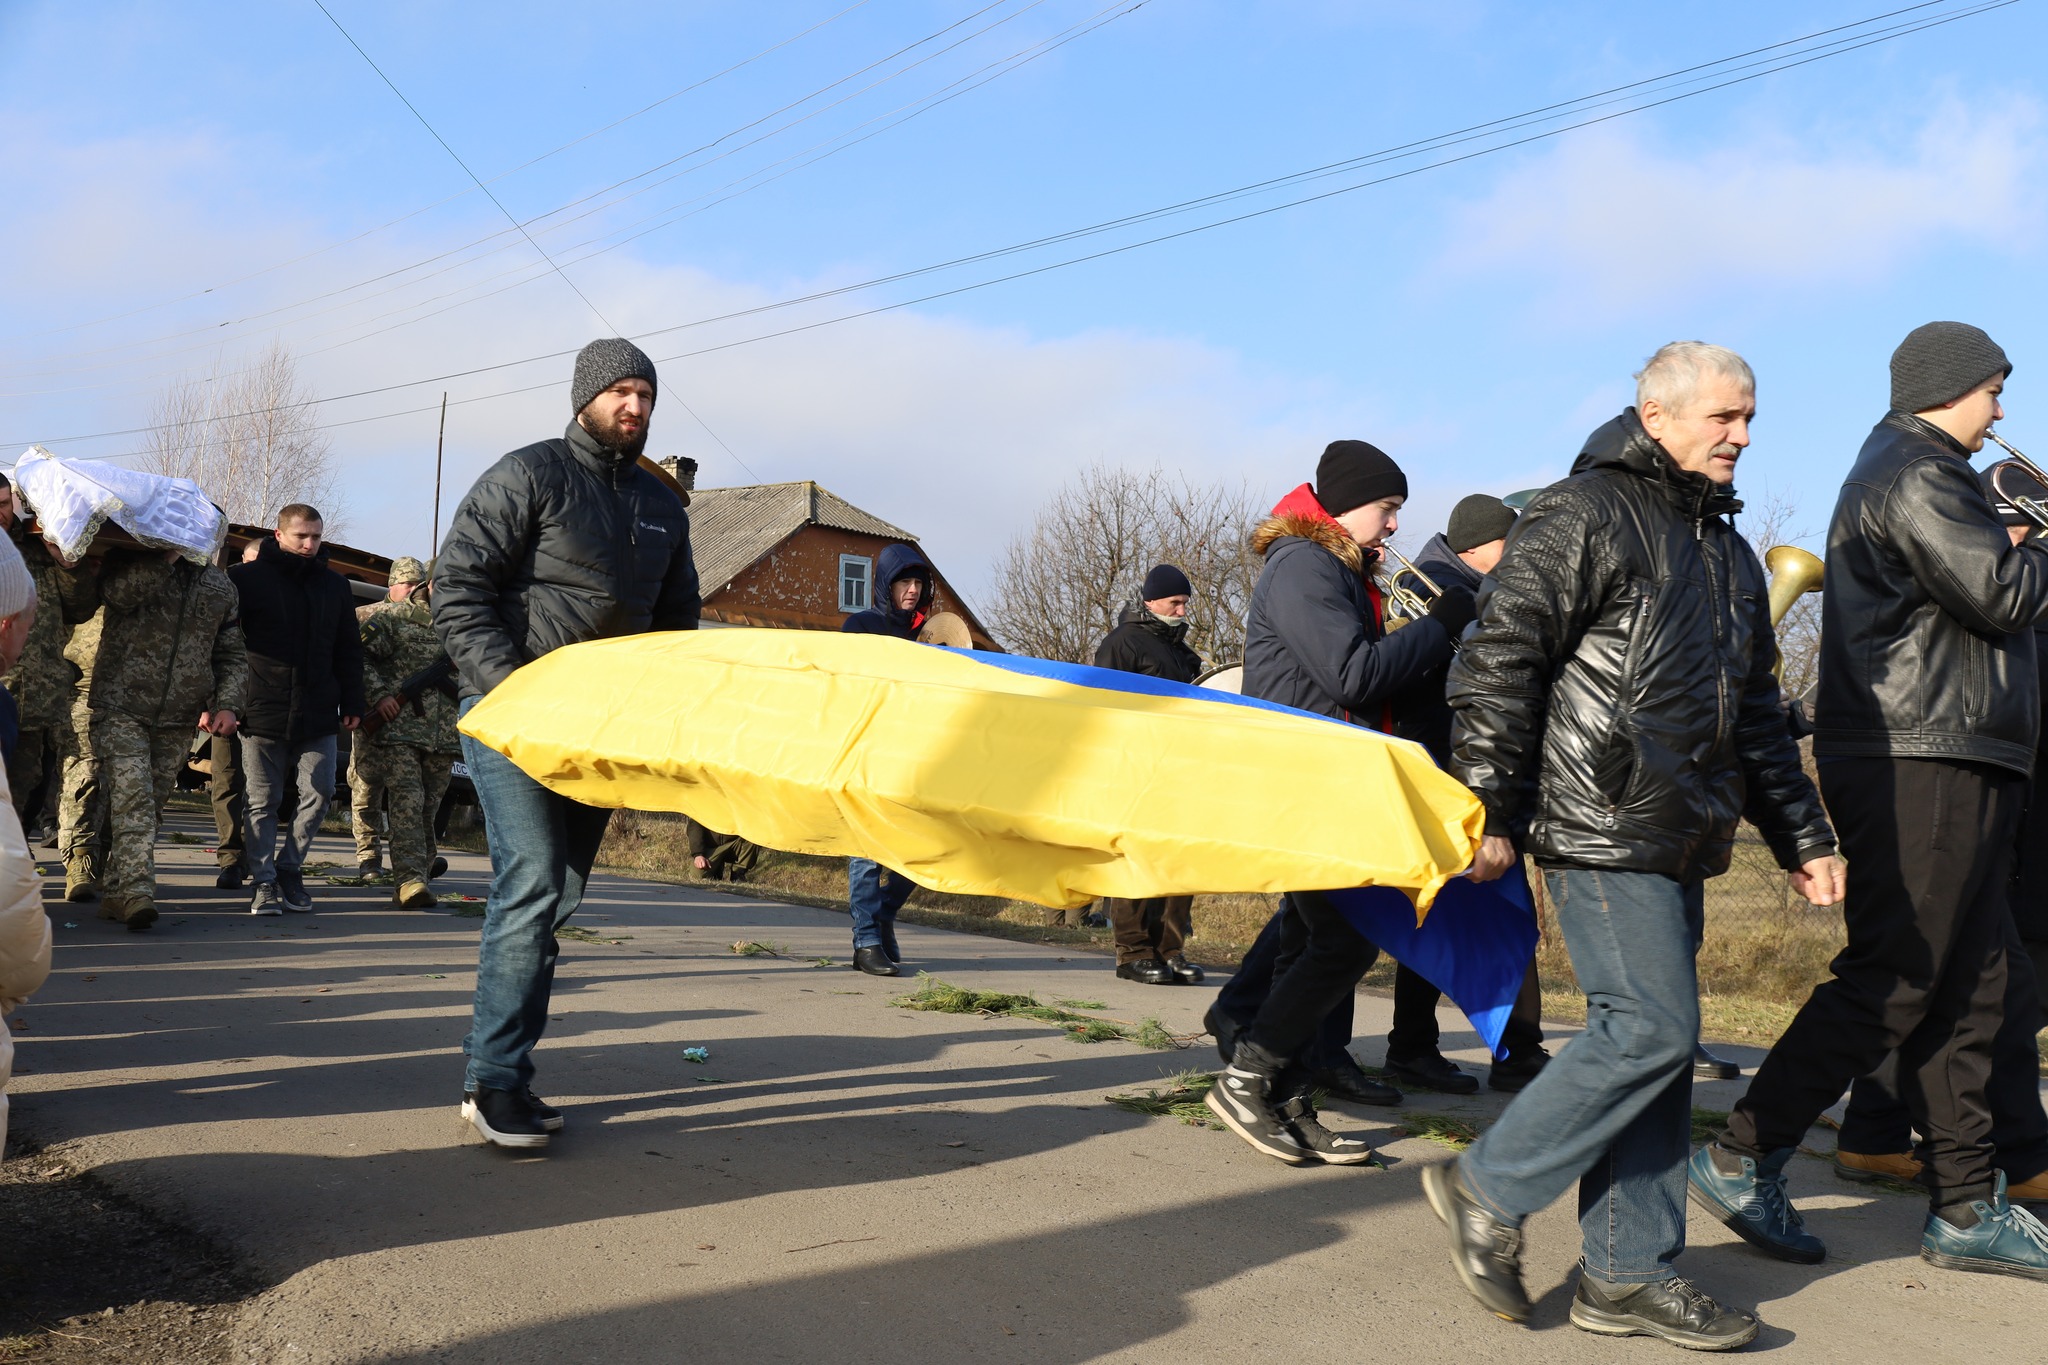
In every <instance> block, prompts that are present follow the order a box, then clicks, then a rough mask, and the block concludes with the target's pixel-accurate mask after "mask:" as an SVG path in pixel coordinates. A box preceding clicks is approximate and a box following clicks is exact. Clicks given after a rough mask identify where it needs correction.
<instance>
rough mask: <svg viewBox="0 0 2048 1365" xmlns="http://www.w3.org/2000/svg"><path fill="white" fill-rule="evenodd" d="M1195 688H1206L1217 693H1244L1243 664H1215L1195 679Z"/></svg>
mask: <svg viewBox="0 0 2048 1365" xmlns="http://www.w3.org/2000/svg"><path fill="white" fill-rule="evenodd" d="M1195 686H1197V687H1207V688H1210V689H1212V690H1214V691H1217V692H1238V693H1242V692H1243V691H1244V665H1243V664H1217V665H1216V666H1215V667H1214V668H1211V669H1209V670H1207V671H1206V672H1204V673H1203V674H1202V675H1201V676H1200V677H1198V678H1196V679H1195Z"/></svg>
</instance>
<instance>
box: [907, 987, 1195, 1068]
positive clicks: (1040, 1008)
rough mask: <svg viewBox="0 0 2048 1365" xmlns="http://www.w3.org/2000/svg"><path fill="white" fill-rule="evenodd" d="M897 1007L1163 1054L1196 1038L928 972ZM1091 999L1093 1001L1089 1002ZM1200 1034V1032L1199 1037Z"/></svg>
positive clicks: (1157, 1024) (1159, 1026) (1150, 1022)
mask: <svg viewBox="0 0 2048 1365" xmlns="http://www.w3.org/2000/svg"><path fill="white" fill-rule="evenodd" d="M889 1003H890V1004H892V1005H894V1006H896V1007H897V1008H899V1009H907V1010H926V1011H930V1012H932V1013H936V1014H978V1015H981V1016H982V1017H984V1018H989V1019H1030V1020H1034V1021H1036V1022H1038V1023H1041V1024H1051V1025H1053V1026H1054V1027H1056V1028H1058V1029H1059V1030H1060V1032H1062V1033H1064V1034H1065V1035H1066V1036H1067V1038H1068V1040H1069V1041H1071V1042H1076V1043H1106V1042H1110V1041H1113V1040H1114V1041H1118V1042H1126V1043H1136V1044H1137V1045H1138V1046H1139V1047H1143V1048H1151V1049H1153V1050H1154V1051H1159V1052H1164V1051H1168V1050H1170V1049H1173V1048H1180V1047H1186V1046H1188V1045H1189V1044H1190V1043H1192V1042H1193V1038H1187V1039H1182V1038H1179V1037H1177V1036H1176V1035H1174V1034H1172V1033H1169V1032H1168V1031H1167V1030H1166V1028H1165V1026H1164V1025H1162V1024H1161V1023H1160V1022H1159V1021H1158V1020H1157V1019H1149V1018H1148V1019H1143V1020H1140V1021H1139V1022H1137V1023H1135V1024H1133V1023H1130V1022H1129V1021H1127V1020H1123V1019H1105V1018H1103V1017H1102V1016H1100V1015H1094V1014H1083V1013H1081V1012H1079V1011H1077V1010H1073V1009H1069V1008H1067V1006H1066V1005H1065V1004H1052V1005H1048V1004H1044V1003H1042V1002H1041V1001H1040V1000H1039V999H1038V997H1037V996H1035V995H1012V994H1007V993H1005V992H1003V991H976V990H969V989H968V988H967V987H965V986H956V985H954V984H953V983H952V982H950V981H943V980H941V979H939V978H938V977H936V976H933V975H932V974H931V973H929V972H919V973H918V974H917V989H916V990H914V991H912V992H911V993H910V994H908V995H899V996H897V997H896V998H895V999H894V1000H891V1001H890V1002H889ZM1089 1003H1092V1002H1089ZM1198 1036H1199V1035H1198Z"/></svg>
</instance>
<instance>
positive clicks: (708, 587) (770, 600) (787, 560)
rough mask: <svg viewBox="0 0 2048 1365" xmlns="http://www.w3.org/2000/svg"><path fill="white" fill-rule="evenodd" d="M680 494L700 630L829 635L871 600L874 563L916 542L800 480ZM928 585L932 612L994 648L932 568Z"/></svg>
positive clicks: (942, 575) (981, 644)
mask: <svg viewBox="0 0 2048 1365" xmlns="http://www.w3.org/2000/svg"><path fill="white" fill-rule="evenodd" d="M677 472H679V473H680V471H677ZM683 477H684V478H685V479H686V480H687V475H684V476H683ZM688 496H689V499H690V547H691V550H692V551H693V553H694V554H695V557H696V560H697V580H698V586H699V588H700V590H701V591H702V592H703V594H704V623H705V624H706V625H728V626H780V627H783V628H785V629H794V630H837V629H839V627H840V625H841V624H843V623H844V622H845V620H846V618H847V617H848V616H849V615H851V614H852V613H854V612H856V611H861V610H864V609H865V608H866V607H867V606H868V604H869V603H870V602H871V601H872V600H873V595H874V592H875V584H874V575H875V558H876V556H878V555H879V554H881V552H882V550H883V549H884V548H885V547H886V546H888V545H891V544H911V545H915V544H916V543H917V537H916V536H914V535H912V534H911V533H910V532H908V531H906V530H904V529H903V528H902V527H900V526H893V525H891V524H890V523H888V522H886V521H883V520H882V519H881V518H880V517H877V516H873V515H871V514H870V513H867V512H863V511H862V510H861V509H860V508H858V507H855V506H854V505H853V504H852V503H850V502H847V501H846V500H845V499H844V498H841V497H839V496H837V495H836V494H834V493H832V492H831V491H830V490H828V489H825V488H821V487H819V486H818V485H817V484H816V483H814V482H812V481H810V480H808V479H806V480H802V481H800V482H796V483H764V484H750V485H747V486H744V487H740V488H697V489H691V490H690V492H689V495H688ZM926 559H930V556H929V555H927V556H926ZM932 580H933V581H932V589H933V602H932V610H933V611H950V612H954V613H956V614H957V615H959V616H960V617H961V618H962V619H964V620H965V621H966V622H967V627H968V632H969V634H971V635H972V636H973V638H974V645H975V648H977V649H1001V648H1002V646H1000V645H998V644H997V643H996V642H995V640H994V639H993V638H991V637H990V635H989V633H988V631H987V630H985V629H983V627H982V624H981V622H980V620H979V619H977V618H976V616H975V614H974V612H973V609H972V608H970V607H969V606H968V605H967V604H966V603H965V602H964V601H962V600H961V598H960V594H959V593H958V592H956V591H955V590H954V588H953V586H952V584H950V583H948V582H947V581H946V576H945V573H944V572H943V571H942V570H941V569H940V568H939V566H938V565H937V564H933V565H932Z"/></svg>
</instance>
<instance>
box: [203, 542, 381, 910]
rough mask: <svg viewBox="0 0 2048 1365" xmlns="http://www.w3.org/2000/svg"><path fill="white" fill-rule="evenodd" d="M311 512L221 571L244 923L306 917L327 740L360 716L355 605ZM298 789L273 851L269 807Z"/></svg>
mask: <svg viewBox="0 0 2048 1365" xmlns="http://www.w3.org/2000/svg"><path fill="white" fill-rule="evenodd" d="M325 534H326V523H325V522H324V520H323V519H322V518H321V516H320V513H319V512H318V511H316V510H315V509H313V508H311V507H309V506H307V505H306V504H305V503H302V502H295V503H293V504H291V505H290V506H289V507H286V508H283V509H282V510H280V511H279V512H278V514H277V530H276V532H275V533H274V534H272V535H271V536H269V537H268V538H266V539H264V540H262V541H260V542H258V549H257V551H256V557H255V558H254V559H253V560H250V561H248V562H246V563H242V564H237V565H235V566H234V567H233V568H231V569H229V570H228V578H229V580H230V581H232V582H233V583H234V585H235V592H236V593H237V594H238V595H239V597H240V601H241V612H242V638H243V641H244V642H245V643H246V644H247V646H248V650H249V692H248V698H247V705H248V714H247V715H245V716H243V717H242V724H241V731H240V740H241V757H242V771H243V774H244V777H243V781H244V783H245V784H246V792H247V797H246V803H245V805H244V808H243V809H244V814H243V820H244V830H243V854H242V857H243V862H244V865H245V866H246V867H247V869H248V873H249V880H250V882H251V884H252V886H251V891H250V896H249V913H250V914H252V915H275V914H277V913H279V911H280V910H297V911H305V910H311V909H312V908H313V899H312V897H311V896H309V895H308V894H307V893H306V882H305V874H304V868H305V865H306V856H307V854H308V853H309V852H311V850H312V847H313V836H314V835H315V834H317V833H319V831H320V821H321V819H322V818H323V817H324V816H325V815H326V814H327V803H328V802H329V801H330V800H332V799H333V797H334V763H335V746H336V738H335V737H336V734H337V733H338V732H339V731H341V730H353V729H355V728H356V726H357V725H358V724H359V723H360V722H361V720H362V715H363V651H362V641H361V639H360V637H358V636H357V634H356V614H355V595H354V594H353V593H351V592H350V591H349V586H348V580H347V579H345V578H343V577H342V576H341V575H340V574H338V573H336V572H335V571H334V570H332V569H330V568H328V567H327V549H326V547H325V546H324V545H323V544H322V543H321V541H322V538H323V537H324V536H325ZM292 788H296V790H297V792H298V807H297V809H295V810H294V811H293V812H292V814H291V819H290V823H289V824H288V825H287V826H286V828H285V834H284V847H283V848H282V849H279V848H278V847H277V834H278V829H277V825H278V811H277V807H278V803H279V801H281V800H282V799H283V797H284V794H285V792H286V790H287V789H292Z"/></svg>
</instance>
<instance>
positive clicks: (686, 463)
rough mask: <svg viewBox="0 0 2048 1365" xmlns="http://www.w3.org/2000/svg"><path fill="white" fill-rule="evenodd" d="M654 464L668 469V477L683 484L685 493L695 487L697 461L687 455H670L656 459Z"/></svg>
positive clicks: (692, 490) (693, 489) (694, 489)
mask: <svg viewBox="0 0 2048 1365" xmlns="http://www.w3.org/2000/svg"><path fill="white" fill-rule="evenodd" d="M655 463H656V464H658V465H660V466H661V467H662V468H663V469H666V470H667V471H668V474H669V477H670V478H672V479H674V480H675V481H676V482H677V483H679V484H681V485H682V486H683V491H684V492H685V493H690V492H695V491H696V488H697V462H696V461H695V460H693V459H691V458H690V457H689V456H687V455H670V456H668V457H666V458H664V459H660V460H656V461H655Z"/></svg>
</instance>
